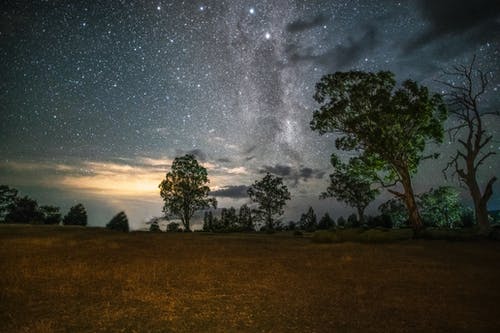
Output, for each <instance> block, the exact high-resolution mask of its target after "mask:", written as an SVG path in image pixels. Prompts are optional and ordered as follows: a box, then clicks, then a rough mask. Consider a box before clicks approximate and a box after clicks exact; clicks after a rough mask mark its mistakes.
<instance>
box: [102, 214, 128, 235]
mask: <svg viewBox="0 0 500 333" xmlns="http://www.w3.org/2000/svg"><path fill="white" fill-rule="evenodd" d="M106 228H108V229H110V230H117V231H123V232H128V231H129V226H128V218H127V215H125V212H119V213H118V214H116V215H115V216H114V217H113V218H112V219H111V221H109V223H108V224H106Z"/></svg>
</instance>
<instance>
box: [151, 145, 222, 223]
mask: <svg viewBox="0 0 500 333" xmlns="http://www.w3.org/2000/svg"><path fill="white" fill-rule="evenodd" d="M209 182H210V181H209V179H208V174H207V169H205V168H204V167H203V166H201V165H200V164H198V161H197V160H196V159H195V158H194V156H193V155H189V154H186V155H184V156H181V157H176V158H175V160H174V162H173V163H172V170H171V171H169V172H168V173H167V174H166V176H165V179H164V180H162V182H161V183H160V185H159V188H160V195H161V197H162V198H163V201H164V202H165V204H164V206H163V211H164V212H165V215H166V216H167V217H170V216H171V215H173V216H177V217H178V218H180V219H181V222H182V224H183V225H184V230H185V231H190V230H191V229H190V220H191V218H192V217H193V215H194V213H195V212H196V211H197V210H201V209H207V208H210V207H214V208H215V207H216V206H217V201H216V199H215V198H209V197H208V193H209V192H210V188H209V187H208V185H207V184H208V183H209Z"/></svg>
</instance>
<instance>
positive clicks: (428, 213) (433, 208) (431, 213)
mask: <svg viewBox="0 0 500 333" xmlns="http://www.w3.org/2000/svg"><path fill="white" fill-rule="evenodd" d="M419 205H420V207H421V211H422V218H423V220H424V222H425V223H426V224H430V225H436V226H439V227H447V228H453V227H455V226H456V225H457V224H459V222H460V219H461V216H462V212H463V207H462V205H461V204H460V199H459V195H458V191H457V190H456V189H454V188H453V187H450V186H440V187H438V188H437V189H430V190H429V191H428V192H426V193H424V194H422V195H420V202H419Z"/></svg>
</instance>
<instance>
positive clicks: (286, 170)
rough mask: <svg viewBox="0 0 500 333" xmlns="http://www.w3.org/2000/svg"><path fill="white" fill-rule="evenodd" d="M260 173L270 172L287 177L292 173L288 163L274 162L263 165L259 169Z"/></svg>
mask: <svg viewBox="0 0 500 333" xmlns="http://www.w3.org/2000/svg"><path fill="white" fill-rule="evenodd" d="M259 172H260V173H268V172H269V173H272V174H274V175H276V176H279V177H288V176H290V175H291V174H292V167H291V166H289V165H281V164H276V165H275V166H269V165H264V166H263V167H262V169H260V170H259Z"/></svg>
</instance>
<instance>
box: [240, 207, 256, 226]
mask: <svg viewBox="0 0 500 333" xmlns="http://www.w3.org/2000/svg"><path fill="white" fill-rule="evenodd" d="M238 226H239V229H240V230H241V231H254V230H255V227H254V225H253V218H252V210H251V209H250V207H248V205H247V204H244V205H242V206H241V207H240V212H239V216H238Z"/></svg>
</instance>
